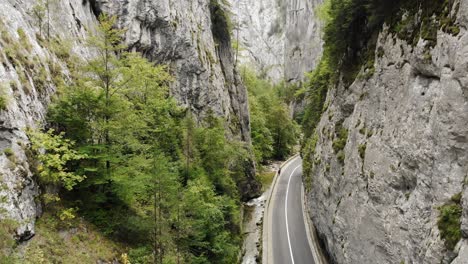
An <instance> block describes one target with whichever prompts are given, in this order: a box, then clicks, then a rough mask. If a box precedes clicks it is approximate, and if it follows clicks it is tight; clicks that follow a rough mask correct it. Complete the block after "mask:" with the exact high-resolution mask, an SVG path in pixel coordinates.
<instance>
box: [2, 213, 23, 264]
mask: <svg viewBox="0 0 468 264" xmlns="http://www.w3.org/2000/svg"><path fill="white" fill-rule="evenodd" d="M17 227H18V223H17V222H16V221H14V220H10V219H0V260H1V261H5V262H2V263H19V262H17V261H16V258H15V257H14V256H13V255H12V248H13V247H14V245H15V243H16V240H15V231H16V228H17Z"/></svg>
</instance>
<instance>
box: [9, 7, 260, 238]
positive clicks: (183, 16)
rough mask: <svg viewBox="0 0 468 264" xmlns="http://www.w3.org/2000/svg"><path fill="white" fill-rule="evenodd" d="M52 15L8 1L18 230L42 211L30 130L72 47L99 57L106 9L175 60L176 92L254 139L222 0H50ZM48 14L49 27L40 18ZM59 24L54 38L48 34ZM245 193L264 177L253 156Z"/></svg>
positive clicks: (29, 229)
mask: <svg viewBox="0 0 468 264" xmlns="http://www.w3.org/2000/svg"><path fill="white" fill-rule="evenodd" d="M51 3H52V4H51V5H50V18H48V16H47V13H46V15H45V16H44V15H42V16H37V15H35V13H34V6H35V4H36V1H33V0H28V1H22V2H18V1H15V0H8V1H6V2H2V3H1V4H0V7H1V10H0V17H1V19H2V23H1V28H0V29H1V36H0V39H1V41H0V45H1V47H2V49H1V50H0V60H1V62H2V64H0V80H1V82H2V83H1V84H2V101H3V102H5V104H4V106H2V111H1V121H2V125H1V128H2V129H1V131H0V135H1V145H0V146H1V150H2V151H3V152H4V154H3V155H2V156H1V157H0V171H1V173H2V174H1V177H0V180H1V181H0V183H1V186H2V188H0V197H2V199H1V200H0V201H1V203H0V208H1V209H3V210H2V211H1V212H0V219H13V220H16V221H17V222H18V224H19V227H18V229H17V234H18V237H19V238H20V239H27V238H29V237H30V236H31V235H32V234H34V222H35V218H36V217H37V216H39V215H40V213H41V212H40V211H41V210H40V208H39V204H36V202H35V198H36V197H37V195H38V193H39V189H38V186H37V184H36V183H35V181H34V177H33V175H32V173H31V170H30V168H29V164H28V157H27V155H26V149H27V147H26V146H27V144H28V140H27V137H26V135H25V129H26V128H27V127H29V126H36V125H37V124H38V123H39V122H41V121H43V120H44V116H45V114H46V111H47V104H48V103H49V101H50V97H51V96H52V95H53V94H54V93H55V90H56V87H57V85H58V83H56V80H55V79H54V76H56V75H60V74H64V75H65V76H66V75H67V73H68V71H67V60H69V59H70V56H69V55H68V53H69V49H71V50H72V51H73V55H76V56H79V57H81V58H84V59H86V58H90V57H92V56H93V55H94V53H93V51H92V50H89V49H88V48H86V44H85V41H84V39H86V37H87V36H88V34H89V33H90V32H93V31H94V28H95V26H96V25H97V19H96V16H97V15H98V14H99V13H101V12H103V11H104V12H107V13H109V14H112V15H117V16H118V19H119V25H118V26H121V27H123V28H126V29H127V32H126V36H125V41H126V43H127V44H128V45H129V46H130V47H131V48H132V49H135V50H138V51H141V52H143V53H144V54H145V56H147V57H149V58H151V59H152V60H154V61H157V62H161V63H167V64H169V65H170V68H171V71H172V73H173V75H174V77H175V80H176V81H175V82H174V84H173V85H172V87H171V88H172V89H171V92H172V94H173V95H174V97H175V98H176V99H177V100H178V101H179V102H180V104H181V105H182V106H186V107H188V108H190V109H191V111H192V113H194V114H195V116H197V117H198V118H199V119H202V118H203V117H204V116H206V115H207V114H208V113H211V112H213V113H214V114H215V115H217V116H221V117H224V118H225V119H226V120H227V124H228V125H229V132H228V134H230V135H231V137H234V138H236V139H239V140H241V141H244V142H245V143H246V145H247V147H249V146H250V121H249V112H248V104H247V95H246V91H245V88H244V86H243V85H242V83H241V81H240V78H239V76H238V74H237V73H236V72H235V68H234V63H233V56H232V50H231V43H230V36H229V27H228V24H227V21H226V20H225V17H224V15H223V12H222V10H220V9H221V7H220V5H219V4H217V1H210V0H205V1H196V2H194V1H188V2H187V1H164V2H161V1H144V0H141V1H136V0H135V1H126V2H116V1H81V0H71V1H66V2H64V1H51ZM39 17H41V19H42V20H43V21H42V24H43V26H42V27H39V26H38V25H39V24H40V23H39ZM48 25H49V26H50V43H48V41H47V38H46V36H47V35H48V32H49V30H48V28H49V26H48ZM245 173H246V175H247V181H246V182H245V183H244V186H243V188H242V190H243V193H242V195H243V197H244V198H245V199H247V198H250V197H252V196H255V195H256V193H257V191H258V190H259V185H258V184H257V183H256V181H255V180H254V178H253V175H254V165H253V162H252V161H248V162H246V168H245Z"/></svg>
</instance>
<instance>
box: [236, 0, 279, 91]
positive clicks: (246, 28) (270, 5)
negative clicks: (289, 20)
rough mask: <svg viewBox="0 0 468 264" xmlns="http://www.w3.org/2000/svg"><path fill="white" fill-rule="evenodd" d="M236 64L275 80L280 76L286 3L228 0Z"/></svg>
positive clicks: (268, 0) (274, 0)
mask: <svg viewBox="0 0 468 264" xmlns="http://www.w3.org/2000/svg"><path fill="white" fill-rule="evenodd" d="M229 3H230V6H231V10H232V13H233V26H234V31H233V33H234V34H233V37H234V41H235V42H234V43H235V45H234V48H235V49H236V57H237V60H238V63H239V64H244V65H249V66H250V67H253V68H255V69H256V70H257V71H258V72H259V73H261V74H263V75H264V76H265V77H266V78H268V79H270V80H272V81H274V82H278V81H280V80H282V79H283V76H284V45H285V43H284V42H285V27H286V12H287V11H286V8H287V7H286V4H285V3H284V2H283V1H276V0H260V1H255V0H240V1H237V0H230V1H229Z"/></svg>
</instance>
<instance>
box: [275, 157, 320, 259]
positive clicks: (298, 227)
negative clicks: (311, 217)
mask: <svg viewBox="0 0 468 264" xmlns="http://www.w3.org/2000/svg"><path fill="white" fill-rule="evenodd" d="M271 198H272V199H271V204H270V209H269V210H270V214H269V217H271V219H270V221H269V223H270V227H269V229H270V235H269V237H270V239H271V241H270V243H269V247H270V249H269V251H270V253H269V254H270V257H269V264H316V262H315V261H314V255H313V253H312V249H311V245H310V243H309V239H308V233H307V230H306V224H305V222H304V219H305V218H304V213H303V209H302V160H301V159H300V158H299V157H298V158H295V159H293V160H292V161H290V162H289V163H288V164H286V165H285V166H284V167H283V168H282V171H281V173H280V175H279V176H278V179H277V183H276V185H275V186H274V189H273V192H272V197H271ZM271 262H272V263H271Z"/></svg>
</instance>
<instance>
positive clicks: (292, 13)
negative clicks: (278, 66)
mask: <svg viewBox="0 0 468 264" xmlns="http://www.w3.org/2000/svg"><path fill="white" fill-rule="evenodd" d="M321 3H322V1H321V0H314V1H307V0H294V1H288V7H287V10H288V13H287V21H286V29H285V32H286V33H285V37H286V40H285V46H284V49H285V52H284V65H286V67H285V72H284V79H285V80H286V81H287V82H288V83H301V82H303V81H304V77H305V73H307V72H310V71H311V70H313V69H315V67H316V65H317V62H318V60H319V59H320V55H321V54H322V37H321V35H322V26H321V22H320V19H319V18H318V17H317V15H316V13H317V8H318V7H319V6H320V4H321Z"/></svg>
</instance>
